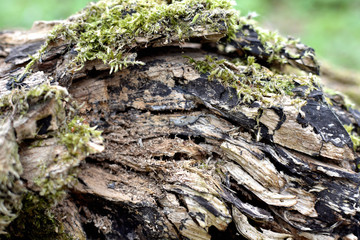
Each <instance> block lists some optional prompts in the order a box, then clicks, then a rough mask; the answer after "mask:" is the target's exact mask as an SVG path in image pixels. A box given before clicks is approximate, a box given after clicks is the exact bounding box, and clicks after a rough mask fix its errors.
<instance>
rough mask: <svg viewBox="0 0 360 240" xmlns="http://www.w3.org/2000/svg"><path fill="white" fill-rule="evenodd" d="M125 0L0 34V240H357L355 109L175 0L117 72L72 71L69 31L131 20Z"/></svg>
mask: <svg viewBox="0 0 360 240" xmlns="http://www.w3.org/2000/svg"><path fill="white" fill-rule="evenodd" d="M115 2H116V3H115ZM128 2H131V1H113V2H111V1H100V2H99V3H96V4H93V5H90V6H88V8H86V9H85V10H84V11H83V12H81V13H80V14H78V15H75V16H73V17H70V18H69V19H68V20H65V21H60V22H38V23H36V24H35V25H34V27H33V28H32V30H30V31H20V32H19V31H4V32H1V34H0V54H1V58H0V71H1V75H0V90H1V91H0V93H1V101H0V113H1V120H2V122H1V126H0V142H1V146H0V161H1V162H0V164H1V168H0V171H1V176H2V177H1V181H2V187H1V204H0V206H1V207H0V219H1V221H0V230H1V232H2V233H3V235H2V238H4V239H9V238H10V239H48V238H53V239H54V238H56V239H67V238H70V239H204V240H205V239H225V238H226V239H358V237H359V236H360V227H359V221H360V208H359V183H360V176H359V174H358V173H357V171H358V170H357V166H356V164H357V159H358V154H357V152H356V150H357V144H358V143H357V142H356V141H357V139H358V135H357V133H358V131H359V126H360V113H359V112H358V111H356V110H354V109H352V108H350V107H347V106H346V103H345V102H344V100H343V98H342V97H341V96H339V95H328V94H325V93H324V92H323V90H322V87H321V85H320V84H319V82H318V77H316V76H315V75H316V74H318V73H319V66H318V65H317V63H316V60H315V58H314V54H313V50H312V49H311V48H309V47H307V46H305V45H303V44H301V43H300V42H297V41H295V40H292V39H285V38H281V37H279V36H277V35H276V36H275V37H274V38H272V39H269V38H265V37H264V35H262V33H265V32H266V31H265V30H264V32H261V31H263V30H261V29H260V28H258V27H256V25H255V23H254V22H253V20H252V19H250V17H249V18H246V17H245V18H241V17H238V16H237V15H236V13H234V11H233V10H231V7H228V5H226V6H225V7H224V6H222V5H221V6H218V5H216V4H215V2H216V1H205V0H204V1H190V0H187V1H183V2H178V1H174V2H171V1H170V2H171V3H168V2H167V1H164V2H161V3H160V2H159V3H152V4H158V5H159V6H161V7H163V8H165V10H166V11H170V10H171V11H175V10H174V9H178V8H180V5H179V6H178V5H176V4H180V3H181V4H185V7H186V8H188V9H187V10H188V11H185V12H176V14H179V15H176V14H175V13H174V16H164V17H163V18H160V17H161V16H160V17H159V18H158V21H155V22H154V24H152V25H153V26H155V25H156V24H155V23H159V24H160V25H159V26H160V27H159V28H158V30H157V31H158V33H157V34H154V33H153V32H152V33H151V34H148V32H147V33H146V32H145V33H144V32H141V31H139V32H140V33H137V32H136V33H135V36H136V37H134V38H133V39H132V40H131V41H132V42H131V43H132V45H124V46H123V48H121V51H122V52H121V53H122V55H121V56H120V57H118V58H117V62H116V64H113V65H111V61H107V60H106V59H101V57H99V56H100V55H99V52H101V51H103V49H101V48H98V52H92V54H95V55H96V56H95V55H94V56H95V57H94V56H92V55H91V56H90V55H85V54H84V56H85V59H83V60H81V59H80V60H79V59H77V57H78V56H83V55H81V54H83V53H81V49H84V48H86V47H89V46H91V44H93V43H92V42H88V45H81V46H80V44H79V43H78V42H74V41H73V40H72V39H69V38H67V36H68V35H69V32H70V30H69V29H71V31H75V32H76V31H78V32H77V33H76V34H78V33H79V34H85V33H88V34H90V35H91V34H96V32H90V30H86V31H88V32H86V31H85V30H84V29H82V27H84V28H85V27H88V26H90V25H91V24H93V22H91V20H94V19H92V18H91V17H93V16H96V14H97V13H98V12H101V16H102V17H101V18H99V19H96V21H98V22H96V24H95V25H94V26H95V28H99V29H101V24H105V22H106V21H107V20H108V19H107V18H106V17H107V15H106V16H105V15H104V14H105V13H106V11H108V12H110V13H108V12H107V14H108V15H111V14H113V13H114V12H112V11H115V10H114V9H115V7H114V6H116V7H117V8H118V9H120V10H121V13H122V15H119V18H120V19H121V18H129V19H130V20H132V22H129V24H136V21H135V20H134V19H139V18H140V15H137V13H138V11H139V10H138V9H137V8H136V7H138V5H140V3H142V4H144V2H145V1H139V3H138V5H136V4H135V5H131V4H130V3H128ZM207 2H210V3H207ZM218 2H221V1H218ZM224 2H226V1H224ZM104 4H105V5H104ZM111 4H113V5H111ZM114 4H115V5H114ZM127 4H130V5H127ZM186 4H187V5H186ZM209 4H210V5H209ZM211 4H213V5H211ZM226 4H227V3H226ZM150 5H151V4H150ZM104 6H105V7H104ZM124 6H125V7H124ZM103 7H104V8H103ZM147 7H148V8H149V9H150V11H151V9H152V8H154V7H156V6H152V5H151V6H150V7H149V6H147ZM134 9H135V10H134ZM179 11H180V10H179ZM89 13H90V14H89ZM171 13H173V12H171ZM86 14H89V15H86ZM203 15H204V16H203ZM84 16H86V17H84ZM89 16H91V17H89ZM234 16H235V20H236V21H235V22H234V23H233V24H234V26H235V27H232V26H230V25H229V23H228V22H227V21H228V19H230V17H234ZM129 19H128V20H129ZM174 19H177V21H175V20H174ZM204 19H205V20H206V19H207V20H206V21H205V20H204ZM224 19H225V20H224ZM80 20H81V21H80ZM130 20H129V21H130ZM170 20H174V21H175V23H174V26H180V27H179V28H177V29H175V30H174V29H170V30H168V29H166V28H164V26H168V25H166V24H170V22H171V21H170ZM149 21H150V20H149ZM79 22H80V25H71V24H78V23H79ZM164 24H165V25H164ZM214 24H215V25H216V24H217V25H216V26H215V27H214ZM55 25H56V26H57V27H58V29H60V30H55V32H56V33H63V35H61V34H60V35H54V34H53V33H54V30H51V29H52V28H53V27H54V26H55ZM150 25H151V24H150ZM59 26H61V27H59ZM64 26H65V27H64ZM72 26H76V28H75V27H74V28H72ZM189 26H190V27H189ZM67 27H68V28H67ZM55 28H56V27H55ZM138 29H141V30H144V29H145V27H144V25H139V27H138ZM185 30H186V31H185ZM230 30H236V31H235V32H230ZM50 31H53V33H52V34H53V35H51V34H50V36H51V37H50V39H51V40H46V39H47V37H46V36H47V34H48V33H49V32H50ZM67 31H68V32H67ZM266 33H267V32H266ZM67 34H68V35H67ZM117 34H120V33H119V32H117ZM136 34H137V35H136ZM180 34H185V37H181V36H180ZM270 35H271V34H270ZM81 36H83V35H81ZM109 36H110V35H109ZM118 36H120V35H118ZM267 36H269V35H267ZM83 37H84V36H83ZM111 37H112V36H111ZM121 37H123V38H125V37H126V36H125V35H121V36H120V37H118V39H117V41H118V43H119V41H120V43H121V41H122V40H121ZM79 39H80V38H79ZM274 39H275V40H276V41H275V40H274ZM106 41H110V40H106ZM106 41H105V40H104V42H102V43H103V44H106V43H107V42H106ZM124 41H125V40H124ZM279 41H280V42H281V43H279ZM44 42H45V45H43V44H44ZM281 44H282V45H281ZM41 46H46V47H45V48H43V49H42V50H40V54H37V55H36V53H37V52H38V51H39V49H41ZM277 47H278V49H277ZM89 48H90V47H89ZM104 48H105V49H106V47H104ZM109 49H112V50H114V49H115V48H113V46H112V47H109ZM115 50H116V49H115ZM115 50H114V51H115ZM117 50H119V49H117ZM109 51H110V50H109ZM90 52H91V51H90ZM119 52H120V51H118V53H119ZM86 54H89V53H86ZM30 55H33V56H36V57H35V60H34V61H33V62H31V58H30V57H29V56H30ZM86 56H88V58H86ZM124 56H125V57H124ZM33 58H34V57H33ZM74 59H75V60H76V59H77V60H76V61H78V62H76V61H75V62H74ZM29 62H31V63H33V65H32V66H30V67H31V71H27V70H29V69H28V68H29ZM74 65H75V67H78V68H77V69H76V70H74V69H75V68H74ZM80 65H81V66H80ZM25 68H26V69H25ZM95 126H96V129H95V128H94V127H95ZM98 130H101V136H100V132H99V131H98Z"/></svg>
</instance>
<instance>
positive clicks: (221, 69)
mask: <svg viewBox="0 0 360 240" xmlns="http://www.w3.org/2000/svg"><path fill="white" fill-rule="evenodd" d="M188 59H189V63H190V64H191V65H193V66H194V67H195V69H197V70H198V71H199V72H200V73H202V74H208V79H209V80H213V79H217V80H219V81H221V82H222V83H223V84H225V85H228V86H231V87H234V88H235V89H236V90H237V92H238V95H239V98H240V99H241V103H252V102H254V101H259V102H261V103H263V106H271V105H272V102H269V98H271V99H272V100H274V99H276V98H280V97H281V96H285V95H288V96H293V95H294V94H293V92H292V90H293V89H294V88H295V87H298V86H306V87H307V90H306V94H308V93H310V91H312V90H314V89H316V86H317V84H318V82H317V81H318V78H317V77H316V76H314V75H312V74H309V75H304V76H295V75H287V74H280V73H277V72H272V71H270V70H269V69H268V68H266V67H264V66H261V65H260V64H257V63H256V62H255V58H254V57H252V56H251V57H248V58H247V59H245V60H241V59H235V60H232V61H231V62H230V61H228V60H226V59H217V58H213V57H211V56H206V57H205V59H204V60H194V59H192V58H188Z"/></svg>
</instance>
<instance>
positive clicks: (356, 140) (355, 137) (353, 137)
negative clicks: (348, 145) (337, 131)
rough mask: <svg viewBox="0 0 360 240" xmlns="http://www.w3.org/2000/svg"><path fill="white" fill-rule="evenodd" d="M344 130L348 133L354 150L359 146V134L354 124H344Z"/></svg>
mask: <svg viewBox="0 0 360 240" xmlns="http://www.w3.org/2000/svg"><path fill="white" fill-rule="evenodd" d="M344 128H345V130H346V131H347V132H348V133H349V135H350V138H351V141H352V143H353V148H354V151H356V150H357V149H358V147H360V136H359V134H358V133H357V132H356V131H355V130H354V126H353V125H352V124H350V125H346V124H345V125H344Z"/></svg>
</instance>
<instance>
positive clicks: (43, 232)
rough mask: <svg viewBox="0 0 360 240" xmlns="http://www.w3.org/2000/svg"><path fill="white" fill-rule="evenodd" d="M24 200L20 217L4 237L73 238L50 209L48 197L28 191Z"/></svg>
mask: <svg viewBox="0 0 360 240" xmlns="http://www.w3.org/2000/svg"><path fill="white" fill-rule="evenodd" d="M22 202H23V208H22V209H21V211H20V213H19V217H18V218H17V219H15V220H14V221H13V222H12V223H11V224H10V225H9V227H8V229H7V231H8V234H7V235H4V236H3V237H2V239H19V240H22V239H23V240H25V239H44V240H46V239H49V240H50V239H58V240H67V239H71V238H70V237H69V236H68V235H67V234H66V233H65V232H64V230H63V227H62V225H61V223H60V222H59V221H58V220H57V219H56V218H55V217H54V215H53V213H52V212H51V211H50V209H51V207H52V205H51V204H50V203H49V201H48V199H46V198H43V197H40V196H38V195H36V194H32V193H28V194H26V196H25V197H24V198H23V201H22Z"/></svg>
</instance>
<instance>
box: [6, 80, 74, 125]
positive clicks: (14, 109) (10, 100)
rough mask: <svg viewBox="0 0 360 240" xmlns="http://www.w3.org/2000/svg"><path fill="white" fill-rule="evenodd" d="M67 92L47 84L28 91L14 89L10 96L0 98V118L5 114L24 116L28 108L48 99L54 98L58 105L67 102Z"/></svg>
mask: <svg viewBox="0 0 360 240" xmlns="http://www.w3.org/2000/svg"><path fill="white" fill-rule="evenodd" d="M67 96H68V92H67V90H66V89H65V88H62V87H58V86H51V85H50V84H49V83H45V84H41V85H38V86H35V87H33V88H31V89H29V90H26V89H14V90H12V91H11V93H10V94H7V95H4V96H2V97H1V98H0V115H1V116H0V118H4V117H6V116H7V114H5V113H8V114H9V113H10V114H12V115H13V117H14V116H15V115H25V114H26V113H27V111H28V110H29V107H30V106H31V105H32V104H34V103H41V102H45V101H46V100H48V99H50V98H55V99H56V101H57V103H58V104H61V102H62V101H67V100H68V98H67Z"/></svg>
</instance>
